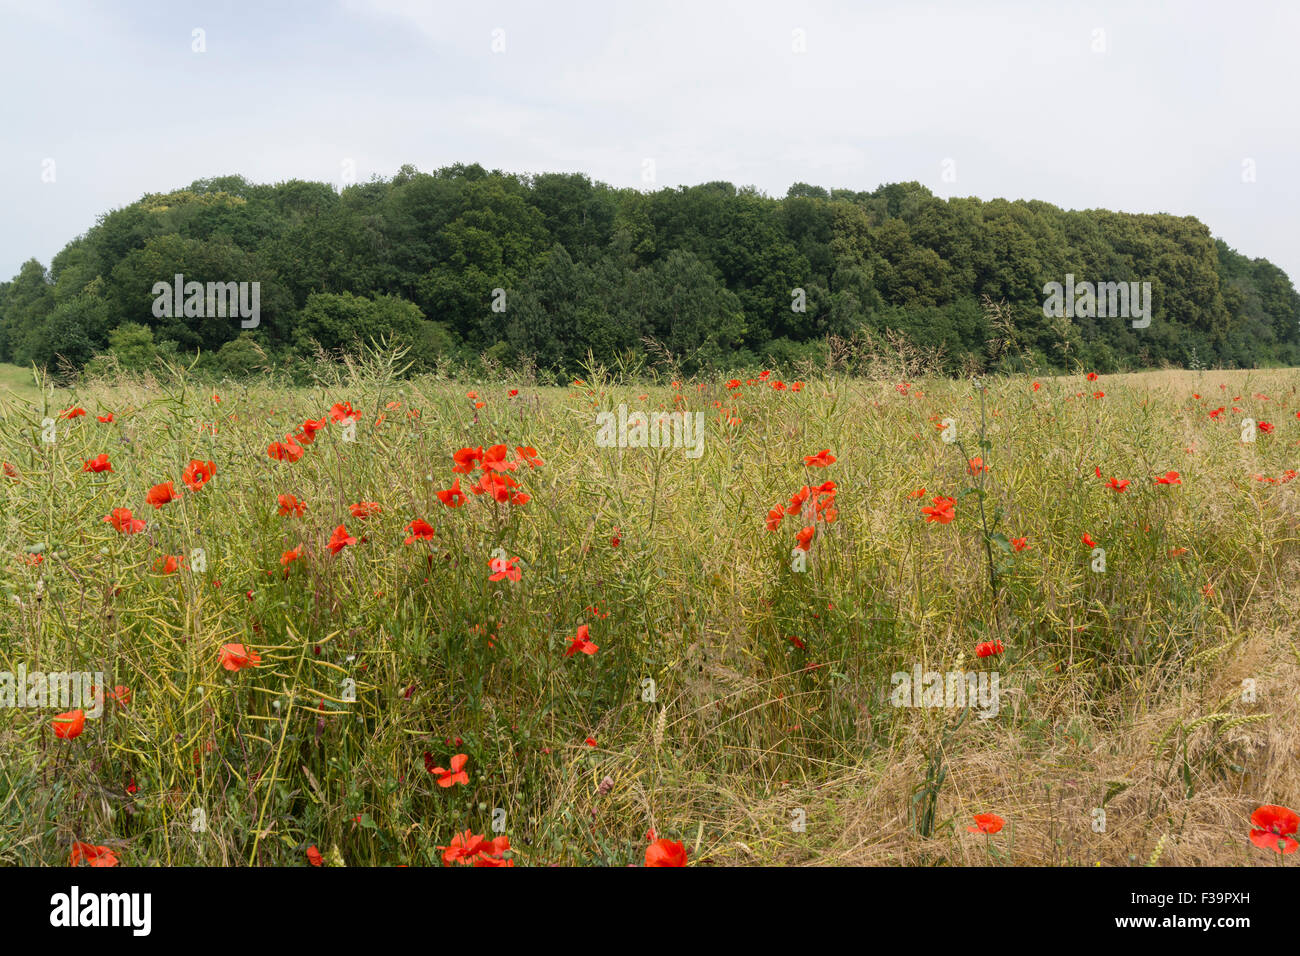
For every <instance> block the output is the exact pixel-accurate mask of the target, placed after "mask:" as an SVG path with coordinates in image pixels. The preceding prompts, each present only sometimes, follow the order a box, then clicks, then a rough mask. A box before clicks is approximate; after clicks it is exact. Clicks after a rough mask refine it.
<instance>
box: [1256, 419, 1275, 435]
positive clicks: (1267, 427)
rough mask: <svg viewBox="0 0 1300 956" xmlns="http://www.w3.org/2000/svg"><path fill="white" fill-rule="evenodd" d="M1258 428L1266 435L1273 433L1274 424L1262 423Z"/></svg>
mask: <svg viewBox="0 0 1300 956" xmlns="http://www.w3.org/2000/svg"><path fill="white" fill-rule="evenodd" d="M1256 427H1257V428H1259V430H1260V431H1262V432H1263V433H1264V434H1265V435H1267V434H1269V433H1271V432H1272V431H1273V424H1272V423H1271V422H1260V423H1259V425H1258V426H1256Z"/></svg>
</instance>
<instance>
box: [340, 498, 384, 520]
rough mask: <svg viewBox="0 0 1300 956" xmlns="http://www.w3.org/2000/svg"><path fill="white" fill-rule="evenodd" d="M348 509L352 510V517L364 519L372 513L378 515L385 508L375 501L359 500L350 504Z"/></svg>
mask: <svg viewBox="0 0 1300 956" xmlns="http://www.w3.org/2000/svg"><path fill="white" fill-rule="evenodd" d="M348 510H349V511H351V512H352V517H354V518H360V519H361V520H362V521H364V520H365V519H366V518H369V517H370V516H371V515H377V514H379V513H380V512H382V511H383V510H384V509H383V508H381V507H379V505H378V504H377V503H375V502H373V501H358V502H357V503H356V504H354V505H348Z"/></svg>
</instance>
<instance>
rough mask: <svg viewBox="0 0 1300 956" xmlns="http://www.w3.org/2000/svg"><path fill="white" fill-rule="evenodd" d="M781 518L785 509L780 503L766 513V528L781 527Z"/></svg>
mask: <svg viewBox="0 0 1300 956" xmlns="http://www.w3.org/2000/svg"><path fill="white" fill-rule="evenodd" d="M783 518H785V509H784V508H782V507H781V506H780V505H777V506H776V507H774V508H773V509H772V510H771V511H769V512H768V513H767V530H768V531H775V530H776V529H777V528H779V527H781V521H782V519H783Z"/></svg>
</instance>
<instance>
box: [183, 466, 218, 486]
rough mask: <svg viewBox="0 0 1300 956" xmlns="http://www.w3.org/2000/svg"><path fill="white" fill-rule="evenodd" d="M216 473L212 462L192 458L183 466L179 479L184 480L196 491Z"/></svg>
mask: <svg viewBox="0 0 1300 956" xmlns="http://www.w3.org/2000/svg"><path fill="white" fill-rule="evenodd" d="M216 473H217V466H216V465H215V464H214V463H212V462H210V461H199V460H198V459H197V458H192V459H190V463H189V464H188V465H186V466H185V470H184V471H183V472H181V481H183V482H185V484H187V485H188V486H189V487H190V488H191V489H192V490H194V491H198V490H199V489H200V488H202V487H203V486H204V485H206V484H207V483H208V481H209V480H210V479H211V478H212V476H213V475H215V474H216Z"/></svg>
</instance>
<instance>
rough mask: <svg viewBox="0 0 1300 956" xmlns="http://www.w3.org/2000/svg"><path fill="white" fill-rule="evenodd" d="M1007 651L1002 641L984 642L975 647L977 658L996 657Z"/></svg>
mask: <svg viewBox="0 0 1300 956" xmlns="http://www.w3.org/2000/svg"><path fill="white" fill-rule="evenodd" d="M1005 649H1006V648H1004V647H1003V646H1002V642H1001V641H984V642H983V643H980V644H976V645H975V656H976V657H996V656H997V655H998V654H1001V653H1002V652H1003V651H1004V650H1005Z"/></svg>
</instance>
